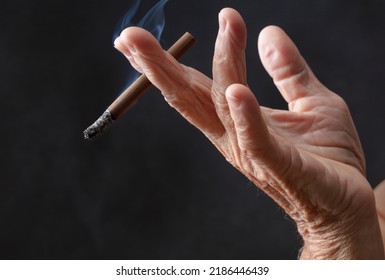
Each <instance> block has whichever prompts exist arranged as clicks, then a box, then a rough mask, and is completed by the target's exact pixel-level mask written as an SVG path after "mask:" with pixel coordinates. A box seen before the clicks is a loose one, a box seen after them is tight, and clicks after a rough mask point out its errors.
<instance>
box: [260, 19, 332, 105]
mask: <svg viewBox="0 0 385 280" xmlns="http://www.w3.org/2000/svg"><path fill="white" fill-rule="evenodd" d="M258 51H259V55H260V58H261V61H262V64H263V66H264V67H265V69H266V71H267V72H268V73H269V75H270V76H271V77H272V78H273V80H274V83H275V85H276V86H277V88H278V89H279V91H280V92H281V94H282V96H283V97H284V98H285V100H286V102H288V103H289V106H291V107H292V108H291V109H293V107H294V106H293V104H291V103H294V102H295V101H296V100H298V99H300V98H303V97H306V96H312V95H318V94H324V93H325V92H328V91H327V89H326V88H325V87H324V86H323V85H322V84H321V83H320V82H319V81H318V79H317V78H316V77H315V76H314V74H313V73H312V71H311V69H310V68H309V66H308V65H307V64H306V62H305V60H304V59H303V57H302V56H301V54H300V52H299V51H298V49H297V47H296V46H295V44H294V43H293V42H292V40H291V39H290V38H289V37H288V36H287V35H286V33H285V32H284V31H283V30H282V29H280V28H279V27H276V26H269V27H266V28H265V29H263V30H262V31H261V33H260V35H259V38H258Z"/></svg>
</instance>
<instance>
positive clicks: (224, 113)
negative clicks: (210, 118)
mask: <svg viewBox="0 0 385 280" xmlns="http://www.w3.org/2000/svg"><path fill="white" fill-rule="evenodd" d="M218 20H219V32H218V36H217V40H216V43H215V52H214V58H213V87H212V91H211V94H212V99H213V102H214V104H215V107H216V110H217V113H218V116H219V118H220V119H221V121H222V123H223V124H224V126H225V127H226V129H227V130H232V129H233V124H232V122H231V118H230V112H229V108H228V104H227V101H226V97H225V92H226V89H227V87H228V86H230V85H231V84H234V83H239V84H243V85H246V62H245V48H246V34H247V32H246V26H245V23H244V21H243V19H242V17H241V16H240V14H239V13H238V12H237V11H235V10H233V9H230V8H226V9H223V10H222V11H221V12H220V13H219V16H218Z"/></svg>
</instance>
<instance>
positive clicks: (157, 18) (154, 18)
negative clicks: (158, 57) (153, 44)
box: [112, 0, 168, 87]
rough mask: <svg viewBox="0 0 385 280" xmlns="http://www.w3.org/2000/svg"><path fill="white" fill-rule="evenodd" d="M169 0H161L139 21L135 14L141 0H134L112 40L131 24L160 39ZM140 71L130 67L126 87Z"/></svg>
mask: <svg viewBox="0 0 385 280" xmlns="http://www.w3.org/2000/svg"><path fill="white" fill-rule="evenodd" d="M167 2H168V0H161V1H159V2H158V3H157V4H156V5H155V6H153V7H152V8H151V9H150V10H149V11H148V12H147V13H146V14H145V15H144V17H143V18H142V19H141V20H140V21H139V22H137V23H134V22H133V18H134V16H136V14H137V12H138V9H139V6H140V3H141V0H134V1H133V4H132V5H131V7H130V9H129V10H128V11H127V12H126V14H125V15H124V16H123V17H122V19H121V20H120V22H119V24H118V25H117V27H116V29H115V32H114V35H113V37H112V42H114V41H115V39H116V38H117V37H119V35H120V33H121V32H122V31H123V30H124V29H126V28H127V27H130V26H137V27H141V28H143V29H146V30H147V31H149V32H150V33H151V34H152V35H153V36H154V37H155V38H157V40H158V41H160V38H161V36H162V32H163V29H164V25H165V21H166V20H165V13H164V7H165V5H166V4H167ZM138 76H139V73H138V72H136V71H135V70H134V69H133V68H130V72H129V74H128V80H127V84H126V87H128V86H129V85H130V84H131V83H132V82H134V81H135V79H136V78H138Z"/></svg>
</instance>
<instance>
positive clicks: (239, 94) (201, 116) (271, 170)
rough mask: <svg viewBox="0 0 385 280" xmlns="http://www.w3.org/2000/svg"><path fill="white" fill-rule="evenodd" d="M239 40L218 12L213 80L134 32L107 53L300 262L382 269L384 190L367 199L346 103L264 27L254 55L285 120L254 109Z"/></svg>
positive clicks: (235, 19) (238, 21) (237, 22)
mask: <svg viewBox="0 0 385 280" xmlns="http://www.w3.org/2000/svg"><path fill="white" fill-rule="evenodd" d="M246 34H247V32H246V26H245V23H244V21H243V19H242V17H241V16H240V15H239V13H238V12H237V11H235V10H233V9H230V8H226V9H223V10H222V11H221V12H220V14H219V31H218V36H217V41H216V44H215V53H214V58H213V78H212V79H211V78H209V77H207V76H205V75H203V74H202V73H200V72H199V71H197V70H195V69H192V68H190V67H187V66H185V65H182V64H180V63H178V62H177V61H176V60H175V59H174V58H173V57H171V56H170V55H169V54H168V53H166V52H165V51H164V50H163V49H162V48H161V46H160V45H159V43H158V42H157V41H156V39H155V38H154V37H153V36H152V35H151V34H149V33H148V32H147V31H145V30H143V29H140V28H136V27H130V28H128V29H126V30H124V31H123V32H122V34H121V35H120V37H118V38H117V40H116V41H115V47H116V48H117V49H118V50H120V51H121V52H122V53H123V54H124V55H125V56H126V57H127V59H128V60H129V61H130V63H131V64H132V66H133V67H134V68H135V69H136V70H138V71H139V72H142V73H145V74H146V75H147V77H148V78H149V80H150V81H151V82H152V83H153V84H154V85H155V86H156V87H157V88H159V89H160V91H161V92H162V94H163V95H164V97H165V99H166V101H167V102H168V103H169V104H170V105H171V106H172V107H174V108H175V109H176V110H177V111H178V112H179V113H180V114H181V115H182V116H183V117H185V118H186V119H187V120H188V121H189V122H191V123H192V124H193V125H195V126H196V127H197V128H199V129H200V130H201V131H202V132H203V133H204V134H205V135H206V136H207V137H208V138H209V139H210V140H211V142H212V143H213V144H214V145H215V146H216V147H217V148H218V150H219V151H220V152H221V153H222V154H223V155H224V157H225V158H226V159H227V160H228V161H229V162H230V163H231V164H232V165H233V166H234V167H236V168H237V169H238V170H239V171H240V172H242V173H243V174H244V175H245V176H247V177H248V178H249V179H250V180H251V181H252V182H253V183H254V184H255V185H256V186H257V187H259V188H260V189H261V190H263V191H264V192H265V193H266V194H268V195H269V196H270V197H271V198H272V199H274V200H275V201H276V202H277V203H278V204H279V205H280V206H281V207H282V208H283V209H284V210H285V211H286V213H287V214H288V215H289V216H290V217H291V218H292V219H293V220H294V221H295V222H296V224H297V228H298V232H299V233H300V234H301V236H302V238H303V248H302V250H301V252H300V258H301V259H383V258H384V248H383V241H382V240H383V238H382V237H381V231H380V225H379V219H380V222H381V227H382V229H383V230H384V224H385V221H384V217H385V216H384V214H385V208H384V207H385V206H384V203H382V204H381V205H380V203H379V202H380V201H384V199H385V183H384V184H383V186H380V187H381V188H378V191H376V192H375V194H376V197H375V196H374V193H373V191H372V188H371V186H370V184H369V183H368V181H367V180H366V176H365V159H364V154H363V151H362V148H361V144H360V140H359V137H358V134H357V132H356V129H355V126H354V124H353V121H352V118H351V116H350V112H349V109H348V107H347V105H346V103H345V102H344V100H343V99H342V98H341V97H339V96H338V95H336V94H335V93H333V92H331V91H330V90H328V89H327V88H326V87H325V86H324V85H322V84H321V83H320V82H319V81H318V80H317V78H316V77H315V76H314V74H313V73H312V71H311V70H310V68H309V66H308V65H307V64H306V62H305V60H304V59H303V58H302V56H301V54H300V53H299V51H298V49H297V48H296V46H295V45H294V43H293V42H292V41H291V40H290V38H289V37H288V36H287V35H286V34H285V33H284V31H282V30H281V29H280V28H278V27H275V26H269V27H266V28H265V29H264V30H262V31H261V33H260V35H259V38H258V51H259V54H260V58H261V61H262V64H263V66H264V67H265V69H266V71H267V72H268V73H269V75H270V76H271V77H272V79H273V81H274V83H275V85H276V86H277V88H278V89H279V91H280V93H281V94H282V96H283V98H284V99H285V100H286V102H287V103H288V110H274V109H270V108H266V107H262V106H260V105H259V104H258V101H257V99H256V98H255V97H254V94H253V93H252V92H251V91H250V89H249V88H248V87H247V82H246V58H245V47H246ZM376 200H377V209H376ZM377 210H378V213H382V214H381V215H380V214H378V216H379V219H378V218H377Z"/></svg>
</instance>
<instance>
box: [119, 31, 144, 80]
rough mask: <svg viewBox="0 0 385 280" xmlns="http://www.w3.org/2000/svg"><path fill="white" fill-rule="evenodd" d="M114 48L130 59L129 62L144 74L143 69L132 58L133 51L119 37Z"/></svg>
mask: <svg viewBox="0 0 385 280" xmlns="http://www.w3.org/2000/svg"><path fill="white" fill-rule="evenodd" d="M114 47H115V48H116V49H117V50H118V51H120V52H121V53H122V54H123V55H124V56H125V57H126V58H127V59H128V61H129V62H130V64H131V65H132V67H133V68H134V69H135V70H136V71H138V72H139V73H142V68H141V67H140V66H139V65H138V64H137V63H136V62H135V60H134V58H133V57H132V54H131V51H130V50H129V48H128V45H127V44H125V43H124V42H123V41H122V40H120V37H117V38H116V39H115V41H114Z"/></svg>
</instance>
